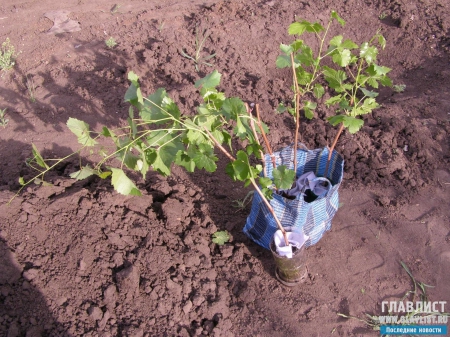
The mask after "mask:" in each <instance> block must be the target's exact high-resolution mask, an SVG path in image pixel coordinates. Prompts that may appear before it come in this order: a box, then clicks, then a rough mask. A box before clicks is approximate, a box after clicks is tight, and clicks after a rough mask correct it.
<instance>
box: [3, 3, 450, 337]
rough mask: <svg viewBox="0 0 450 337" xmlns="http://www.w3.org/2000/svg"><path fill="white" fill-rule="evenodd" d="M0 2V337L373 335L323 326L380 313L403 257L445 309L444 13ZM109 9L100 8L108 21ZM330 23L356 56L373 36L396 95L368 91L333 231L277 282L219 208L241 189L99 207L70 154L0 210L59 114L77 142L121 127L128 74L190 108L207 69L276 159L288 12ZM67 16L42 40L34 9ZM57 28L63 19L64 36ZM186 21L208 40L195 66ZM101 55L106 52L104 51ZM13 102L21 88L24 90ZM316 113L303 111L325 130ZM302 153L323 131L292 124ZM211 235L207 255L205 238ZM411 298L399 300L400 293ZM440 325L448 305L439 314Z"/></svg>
mask: <svg viewBox="0 0 450 337" xmlns="http://www.w3.org/2000/svg"><path fill="white" fill-rule="evenodd" d="M114 5H115V3H113V2H109V1H105V0H91V1H86V0H77V1H75V0H70V1H60V2H54V1H49V0H41V1H17V0H3V1H2V3H1V5H0V41H4V40H5V39H6V37H9V38H10V40H11V43H12V44H13V45H14V46H15V47H16V49H17V50H18V51H20V54H19V56H18V58H17V62H16V65H15V67H14V69H13V70H10V71H8V72H4V73H2V76H1V78H0V96H1V99H0V108H1V109H4V108H6V116H5V117H6V118H8V119H9V123H8V124H7V125H6V127H4V128H0V139H1V143H0V154H1V163H0V167H1V176H0V249H1V254H0V259H1V263H0V303H1V305H0V335H1V336H8V337H16V336H27V337H32V336H102V337H106V336H134V337H140V336H200V335H205V336H216V337H219V336H226V337H228V336H261V337H263V336H273V337H278V336H279V337H285V336H377V335H379V332H377V331H372V330H371V329H370V328H369V327H367V326H365V324H364V323H362V322H360V321H358V320H355V319H345V318H343V317H340V316H338V315H337V313H342V314H345V315H352V316H357V317H360V318H364V317H365V314H366V313H368V314H372V315H380V314H381V302H382V301H388V300H399V299H400V298H402V297H403V295H404V294H405V293H406V292H407V291H409V290H412V289H413V284H412V282H411V279H410V277H409V276H408V274H407V273H406V272H405V270H404V269H403V268H402V267H401V265H400V263H399V261H403V262H404V263H405V264H406V265H407V266H408V267H409V268H410V269H411V271H412V273H413V275H414V276H415V277H416V279H417V280H418V281H421V282H424V283H426V284H430V285H433V286H434V287H433V288H427V292H428V298H429V299H430V300H432V301H447V303H449V302H450V282H449V281H448V280H449V275H450V226H449V223H450V207H449V201H448V200H449V198H450V193H449V189H450V170H449V159H450V158H449V145H450V144H449V137H448V136H449V131H450V124H449V121H450V119H449V118H450V98H449V97H450V86H449V81H448V78H449V76H450V38H449V36H450V35H449V34H450V3H449V2H448V1H447V0H421V1H415V0H373V1H371V0H365V1H363V0H347V1H339V0H323V1H309V2H302V1H289V0H288V1H265V0H262V1H254V0H249V1H239V0H229V1H212V0H209V1H208V0H203V1H199V0H194V1H183V0H171V1H156V0H146V1H137V0H135V1H132V0H129V1H122V2H120V3H118V6H114ZM113 7H114V8H113ZM331 9H334V10H336V11H337V12H338V13H339V14H340V15H341V16H342V17H343V18H344V19H345V20H346V21H347V25H346V27H345V28H344V29H342V28H337V27H334V28H333V32H332V33H333V34H337V33H344V34H345V36H348V37H349V38H352V39H354V40H355V41H357V42H359V43H361V42H362V41H365V40H366V39H368V38H370V37H371V36H373V34H374V33H375V32H376V31H377V30H378V29H379V30H380V31H381V33H382V34H383V35H384V36H385V37H386V39H387V46H386V49H385V50H384V51H382V52H380V55H379V62H380V63H381V64H383V65H386V66H388V67H390V68H392V69H393V70H392V72H391V77H392V79H393V81H394V83H396V84H405V85H406V89H405V90H404V92H401V93H395V92H393V91H392V90H391V89H382V90H380V96H379V101H380V102H381V104H382V108H380V109H378V110H376V111H375V112H374V114H373V115H372V116H370V117H367V118H365V126H364V128H363V129H362V131H361V132H359V133H358V134H356V135H350V134H347V133H346V134H344V136H343V137H342V139H341V141H340V142H339V144H338V147H337V150H338V151H339V152H340V153H342V154H343V156H344V157H345V159H346V163H345V178H344V181H345V182H344V183H343V185H342V186H341V202H342V207H341V208H340V210H339V211H338V213H337V215H336V216H335V218H334V220H333V227H332V230H331V231H330V232H328V233H326V234H325V235H324V237H323V238H322V239H321V241H320V242H319V243H317V244H316V245H314V246H312V247H309V248H308V249H307V250H306V251H305V254H306V264H307V268H308V277H307V280H306V282H305V283H304V284H302V285H300V286H297V287H293V288H287V287H284V286H283V285H282V284H280V283H279V282H278V281H277V280H276V278H275V274H274V263H273V259H272V256H271V253H270V251H267V250H265V249H263V248H261V247H259V246H258V245H256V244H255V243H253V242H252V241H251V240H249V239H248V238H247V237H246V236H245V235H244V234H243V233H242V228H243V225H244V224H245V220H246V217H247V214H248V213H249V206H247V207H246V208H245V209H238V208H234V207H233V201H234V200H240V199H243V198H244V197H245V196H246V194H247V193H248V191H249V190H248V189H243V188H242V186H241V185H240V184H238V183H233V182H231V181H230V180H229V178H228V177H227V176H226V174H225V173H223V172H224V171H223V168H224V166H225V164H226V160H221V161H220V163H219V170H218V173H215V174H210V173H206V172H197V173H195V174H187V173H186V172H184V171H183V170H181V169H174V173H173V175H172V176H170V177H168V178H163V177H161V176H159V175H157V174H156V173H152V174H150V175H149V177H148V179H147V180H146V181H144V180H139V179H138V180H137V184H138V187H139V188H140V190H141V191H143V194H144V195H143V196H142V197H125V196H122V195H119V194H117V193H116V192H114V190H113V189H112V188H111V186H110V183H109V182H108V181H100V180H98V179H88V180H86V181H80V182H76V181H74V180H72V179H70V178H69V176H68V175H69V174H70V173H71V172H74V171H75V170H77V163H78V159H70V160H68V161H67V162H66V163H65V164H64V165H61V166H58V167H57V169H56V170H54V171H52V172H51V173H49V174H48V176H47V180H48V181H49V182H51V183H52V184H53V185H52V186H41V187H39V186H36V185H30V186H29V187H27V188H26V189H25V190H23V191H22V192H21V193H20V194H19V195H18V196H17V197H16V198H15V199H14V200H13V201H12V202H11V204H10V205H8V204H7V202H8V200H9V199H10V198H11V197H13V196H14V194H15V193H16V192H17V191H18V189H19V188H20V186H19V184H18V178H19V176H23V177H25V178H26V179H27V178H28V179H29V178H31V177H32V176H33V171H32V170H31V169H30V168H29V167H28V166H27V165H26V164H25V162H26V159H27V158H29V157H31V156H32V154H31V143H33V144H35V145H36V147H37V148H38V149H39V150H40V151H41V152H42V154H43V156H44V157H46V158H56V157H64V156H66V155H68V154H69V153H71V152H73V151H75V150H76V149H77V147H78V145H77V142H76V138H75V137H74V136H73V135H72V134H71V133H70V132H68V129H67V127H66V125H65V123H66V121H67V120H68V118H69V117H75V118H78V119H81V120H84V121H86V122H88V123H89V124H90V126H91V128H92V129H93V130H101V127H102V126H103V125H106V126H108V127H117V126H121V125H123V124H124V123H126V117H127V116H128V105H127V104H126V103H124V102H123V96H124V94H125V91H126V89H127V87H128V80H127V73H128V72H129V71H131V70H132V71H134V72H135V73H136V74H138V75H139V76H140V78H141V84H142V90H143V92H144V93H148V94H150V93H152V92H153V91H154V90H156V89H157V88H159V87H165V88H166V89H167V91H168V92H169V94H170V96H171V97H172V98H173V99H174V100H175V101H176V102H178V103H179V106H180V108H181V109H182V111H184V112H185V113H189V111H191V110H192V109H194V107H195V106H196V105H198V102H199V95H198V94H197V93H196V91H195V88H194V86H193V83H194V82H195V81H196V80H197V79H199V78H200V77H203V76H204V75H206V74H207V73H209V72H210V71H212V70H213V69H217V70H218V71H219V72H220V73H222V84H221V87H220V88H221V89H222V90H224V91H225V93H226V94H227V95H228V96H238V97H241V98H242V99H244V100H246V101H248V102H256V103H259V104H260V105H261V109H262V111H263V119H264V120H265V121H266V123H267V124H268V125H269V127H270V128H271V133H270V141H271V143H272V144H273V146H274V147H275V148H277V149H278V148H281V147H283V146H286V145H289V144H290V143H291V142H292V139H293V138H292V128H291V126H292V121H291V119H290V118H289V117H287V116H280V115H276V114H274V113H273V111H274V109H275V108H276V107H277V105H278V103H279V102H287V101H289V99H290V95H291V91H290V81H291V75H290V74H289V72H288V70H280V69H277V68H276V67H275V59H276V57H277V55H278V53H279V44H280V43H281V42H283V43H289V41H291V38H290V37H289V36H288V35H287V27H288V25H289V24H290V23H291V22H293V21H294V20H295V18H296V17H298V18H304V19H307V20H312V21H315V20H319V21H320V20H321V21H324V20H326V19H327V17H328V15H329V13H330V10H331ZM59 10H64V11H66V12H65V13H66V15H68V18H70V19H72V20H74V21H75V24H72V25H71V26H69V27H72V29H76V28H77V27H78V25H77V24H76V23H77V22H78V23H79V24H80V25H79V28H81V29H79V30H75V31H72V32H64V33H57V34H54V33H47V32H48V31H49V30H50V29H51V28H52V27H53V22H52V21H51V20H50V19H48V17H53V16H52V15H53V14H54V13H53V14H52V15H47V16H45V15H44V14H46V13H48V12H52V11H59ZM72 23H73V22H72ZM196 27H198V31H203V30H207V31H208V32H209V34H210V35H209V37H208V38H207V40H206V42H205V46H204V49H203V55H205V56H206V55H209V54H212V53H215V54H216V56H215V57H214V58H212V59H210V60H209V61H210V62H211V63H212V64H213V67H212V68H211V67H208V66H205V65H201V66H200V69H199V72H196V70H195V66H194V63H193V62H192V61H191V60H189V59H187V58H184V57H182V56H181V54H180V51H181V50H182V49H184V50H185V51H186V52H187V53H188V54H192V53H193V52H194V49H195V47H194V41H195V34H196V33H195V32H196ZM109 37H114V39H115V40H116V41H117V43H118V45H117V46H116V47H114V48H112V49H109V48H107V47H106V45H105V40H106V39H107V38H109ZM30 88H31V89H30ZM326 114H327V111H326V110H320V109H319V111H318V115H319V116H322V117H323V116H325V115H326ZM301 132H302V135H303V141H304V143H305V144H306V145H307V146H308V147H309V148H317V147H321V146H322V147H323V146H324V145H326V144H327V142H330V140H331V139H332V137H333V135H334V132H335V130H333V128H331V127H330V126H328V125H327V124H325V123H323V122H321V121H320V120H319V119H314V120H312V121H308V122H304V123H303V124H302V130H301ZM217 230H228V231H229V232H230V234H231V237H232V238H231V241H230V242H229V243H227V244H225V245H223V246H220V247H219V246H217V245H215V244H214V243H212V241H211V235H212V234H213V233H214V232H216V231H217ZM410 299H411V297H410ZM447 311H449V310H448V307H447Z"/></svg>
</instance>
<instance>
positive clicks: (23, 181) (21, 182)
mask: <svg viewBox="0 0 450 337" xmlns="http://www.w3.org/2000/svg"><path fill="white" fill-rule="evenodd" d="M19 184H20V186H23V185H25V180H24V179H23V177H19Z"/></svg>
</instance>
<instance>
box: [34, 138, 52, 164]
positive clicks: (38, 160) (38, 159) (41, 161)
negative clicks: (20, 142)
mask: <svg viewBox="0 0 450 337" xmlns="http://www.w3.org/2000/svg"><path fill="white" fill-rule="evenodd" d="M31 146H32V150H31V151H32V152H33V156H34V159H35V160H36V163H37V164H38V165H39V166H40V167H42V168H45V169H49V167H48V165H47V163H46V162H45V161H44V158H42V156H41V154H40V153H39V151H38V149H37V147H36V145H34V144H33V143H31Z"/></svg>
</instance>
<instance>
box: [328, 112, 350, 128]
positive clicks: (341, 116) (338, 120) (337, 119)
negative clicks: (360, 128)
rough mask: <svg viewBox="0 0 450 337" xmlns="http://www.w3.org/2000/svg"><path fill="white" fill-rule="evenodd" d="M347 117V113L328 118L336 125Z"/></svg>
mask: <svg viewBox="0 0 450 337" xmlns="http://www.w3.org/2000/svg"><path fill="white" fill-rule="evenodd" d="M345 117H346V116H345V115H336V116H332V117H329V118H327V120H328V122H329V123H330V124H331V125H333V126H336V125H338V124H340V123H342V122H343V121H344V119H345Z"/></svg>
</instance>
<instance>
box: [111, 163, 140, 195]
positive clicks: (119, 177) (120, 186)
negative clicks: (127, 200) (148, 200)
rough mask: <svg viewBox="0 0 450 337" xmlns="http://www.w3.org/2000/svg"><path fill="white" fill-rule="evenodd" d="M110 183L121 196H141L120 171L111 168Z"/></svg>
mask: <svg viewBox="0 0 450 337" xmlns="http://www.w3.org/2000/svg"><path fill="white" fill-rule="evenodd" d="M111 171H112V177H111V183H112V185H113V186H114V189H115V190H116V191H117V192H118V193H120V194H123V195H141V192H140V191H139V190H138V189H137V187H136V185H135V184H134V183H133V182H132V181H131V180H130V178H128V177H127V176H126V174H125V172H123V171H122V170H121V169H117V168H111Z"/></svg>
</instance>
